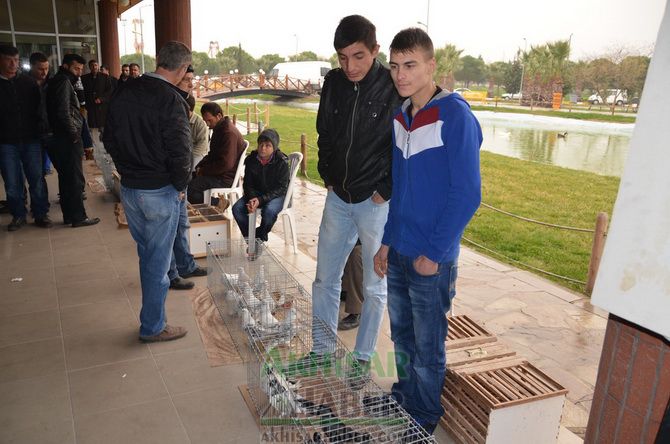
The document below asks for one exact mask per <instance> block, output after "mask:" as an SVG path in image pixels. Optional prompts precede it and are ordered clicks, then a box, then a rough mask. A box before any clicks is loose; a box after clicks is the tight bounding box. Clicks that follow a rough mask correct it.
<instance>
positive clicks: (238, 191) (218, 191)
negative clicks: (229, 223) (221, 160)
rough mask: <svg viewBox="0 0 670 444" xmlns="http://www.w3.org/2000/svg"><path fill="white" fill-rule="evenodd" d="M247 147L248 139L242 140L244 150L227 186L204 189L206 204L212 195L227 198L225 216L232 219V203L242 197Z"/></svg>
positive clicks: (209, 201) (209, 202)
mask: <svg viewBox="0 0 670 444" xmlns="http://www.w3.org/2000/svg"><path fill="white" fill-rule="evenodd" d="M248 149H249V141H248V140H245V141H244V151H242V154H241V155H240V160H239V162H237V169H236V170H235V177H234V178H233V183H232V184H231V186H230V187H229V188H210V189H209V190H205V192H204V193H203V194H204V201H205V203H206V204H208V205H209V204H211V201H212V197H220V196H223V197H225V198H226V199H228V202H229V203H230V205H228V208H226V214H227V216H228V217H229V218H230V219H231V220H232V218H233V210H232V208H233V205H234V204H235V202H237V200H238V199H239V198H241V197H242V195H243V194H244V191H243V190H242V174H244V159H246V157H247V150H248ZM233 196H234V199H233Z"/></svg>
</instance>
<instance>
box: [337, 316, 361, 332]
mask: <svg viewBox="0 0 670 444" xmlns="http://www.w3.org/2000/svg"><path fill="white" fill-rule="evenodd" d="M360 323H361V315H360V314H350V315H349V316H347V317H346V318H343V319H342V320H341V321H340V322H339V323H338V324H337V329H338V330H351V329H352V328H356V327H358V325H359V324H360Z"/></svg>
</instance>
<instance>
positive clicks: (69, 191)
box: [48, 136, 87, 223]
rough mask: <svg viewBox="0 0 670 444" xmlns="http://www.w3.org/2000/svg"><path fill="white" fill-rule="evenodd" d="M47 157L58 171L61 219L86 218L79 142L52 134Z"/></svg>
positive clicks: (78, 219) (76, 219) (72, 220)
mask: <svg viewBox="0 0 670 444" xmlns="http://www.w3.org/2000/svg"><path fill="white" fill-rule="evenodd" d="M48 152H49V157H50V158H51V162H53V164H54V167H56V171H58V192H59V193H60V206H61V211H62V212H63V220H64V221H65V222H68V223H72V222H77V221H80V220H84V219H86V218H87V216H86V209H85V208H84V200H83V199H82V195H81V193H82V192H83V190H84V172H83V169H82V164H81V156H82V155H83V149H82V147H81V143H74V142H72V141H71V140H68V139H67V138H65V137H63V136H54V137H53V138H52V139H51V141H50V142H49V146H48Z"/></svg>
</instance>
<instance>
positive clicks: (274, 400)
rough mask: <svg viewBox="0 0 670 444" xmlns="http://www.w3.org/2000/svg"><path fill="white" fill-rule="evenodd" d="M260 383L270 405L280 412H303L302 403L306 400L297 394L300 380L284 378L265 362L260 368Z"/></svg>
mask: <svg viewBox="0 0 670 444" xmlns="http://www.w3.org/2000/svg"><path fill="white" fill-rule="evenodd" d="M260 385H261V389H262V390H263V391H264V392H265V394H266V395H267V396H268V399H269V400H270V404H271V405H272V407H274V408H275V409H276V410H277V411H278V412H280V413H281V414H284V415H289V414H294V413H305V408H304V405H305V404H306V403H307V402H308V401H307V400H305V399H303V398H302V397H300V396H299V395H298V390H299V389H300V381H292V380H289V379H286V378H285V377H284V375H282V374H281V373H277V372H276V371H275V370H274V367H273V366H272V365H271V364H266V365H264V366H263V369H262V370H261V381H260Z"/></svg>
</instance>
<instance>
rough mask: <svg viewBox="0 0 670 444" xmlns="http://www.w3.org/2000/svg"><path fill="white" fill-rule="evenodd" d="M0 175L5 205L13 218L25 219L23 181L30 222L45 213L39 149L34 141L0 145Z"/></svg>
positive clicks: (45, 192)
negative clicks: (25, 186) (26, 192)
mask: <svg viewBox="0 0 670 444" xmlns="http://www.w3.org/2000/svg"><path fill="white" fill-rule="evenodd" d="M0 172H1V173H2V178H3V180H4V182H5V194H7V205H8V206H9V212H10V213H11V214H12V216H13V217H16V218H25V217H26V202H25V200H26V196H25V188H24V177H25V178H26V179H27V180H28V189H29V191H30V210H31V211H32V213H33V217H34V218H36V219H37V218H43V217H45V216H46V215H47V213H48V212H49V190H48V189H47V183H46V181H45V180H44V175H43V174H42V145H41V144H40V143H39V141H37V140H35V141H33V142H30V143H22V144H0Z"/></svg>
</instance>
